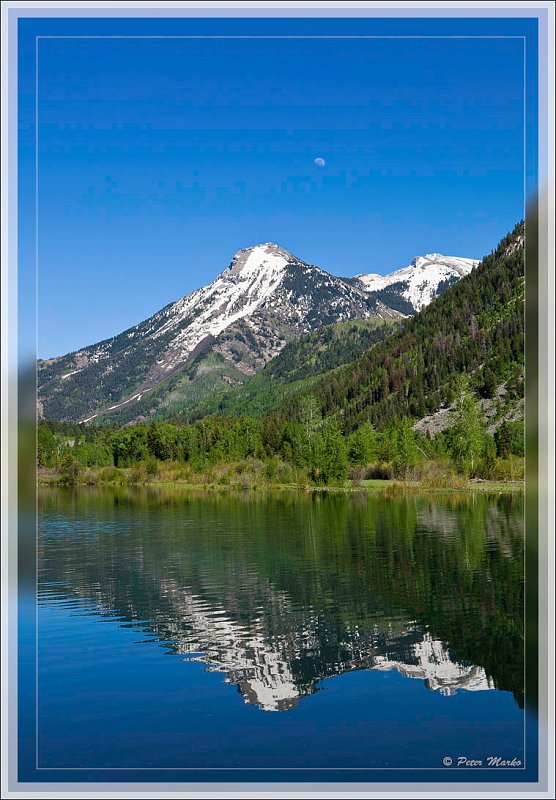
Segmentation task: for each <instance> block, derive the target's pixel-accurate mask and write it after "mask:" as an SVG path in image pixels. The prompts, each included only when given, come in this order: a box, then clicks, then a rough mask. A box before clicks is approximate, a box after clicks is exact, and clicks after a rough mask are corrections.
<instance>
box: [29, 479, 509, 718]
mask: <svg viewBox="0 0 556 800" xmlns="http://www.w3.org/2000/svg"><path fill="white" fill-rule="evenodd" d="M41 508H42V515H41V536H40V541H39V567H40V602H41V603H42V604H43V606H51V605H52V604H55V605H56V604H57V605H66V606H69V607H71V608H72V610H73V611H74V612H77V613H87V614H99V615H101V616H102V615H108V616H110V617H112V618H114V617H116V618H117V619H118V620H120V624H121V625H122V626H133V627H135V628H137V629H140V630H141V631H143V632H144V633H145V634H147V636H148V638H149V639H152V638H154V639H156V640H157V641H158V642H160V644H161V646H163V647H165V648H166V649H167V650H168V651H169V652H171V653H174V654H178V655H181V656H184V657H185V659H186V660H188V661H199V662H202V663H203V664H206V665H207V669H208V670H209V671H217V672H222V673H224V674H225V679H224V680H225V682H226V683H228V684H230V685H235V686H236V687H237V689H238V691H239V692H240V693H241V695H242V697H243V699H244V701H245V702H246V703H250V704H254V705H256V706H258V707H259V708H260V709H263V710H265V711H281V710H287V709H290V708H292V707H294V706H296V705H297V704H298V703H299V701H300V699H301V698H303V697H304V696H307V695H310V694H312V693H313V692H315V691H316V690H317V689H318V688H319V683H320V682H321V681H323V680H324V679H326V678H329V677H332V676H335V675H340V674H342V673H345V672H349V671H352V670H365V669H370V670H380V671H389V670H397V671H398V672H399V673H400V674H402V675H404V676H407V677H409V678H417V679H420V680H422V681H423V682H424V685H425V687H426V688H427V689H430V690H433V691H438V692H439V693H441V694H442V695H446V696H448V695H453V694H454V693H455V692H457V691H458V690H467V691H479V690H488V689H495V688H496V689H502V690H509V691H512V692H513V694H514V697H515V699H516V701H517V702H518V704H519V705H521V704H522V698H523V672H522V664H523V641H522V631H523V619H522V604H523V581H522V579H523V529H522V520H523V502H522V499H521V498H520V497H511V496H499V497H496V498H489V497H486V496H464V495H461V496H451V497H448V496H447V497H444V496H440V495H439V496H425V495H422V496H419V497H405V496H397V497H387V496H383V495H380V496H379V495H374V494H369V495H343V494H323V493H315V494H302V493H299V494H296V493H291V494H286V493H284V494H276V495H268V494H265V495H260V496H257V495H253V494H252V495H248V496H245V495H238V496H234V495H215V494H214V493H211V494H201V493H199V494H195V495H193V494H190V493H187V494H186V493H180V492H179V491H175V492H168V491H154V490H152V491H151V490H146V489H137V490H130V489H122V490H100V489H93V490H90V491H89V490H77V491H71V490H65V491H63V490H45V491H44V492H42V494H41ZM447 702H449V701H447Z"/></svg>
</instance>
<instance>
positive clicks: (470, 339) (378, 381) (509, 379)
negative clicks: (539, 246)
mask: <svg viewBox="0 0 556 800" xmlns="http://www.w3.org/2000/svg"><path fill="white" fill-rule="evenodd" d="M523 234H524V225H523V223H519V225H517V226H516V228H515V230H514V231H513V232H512V233H511V234H509V235H508V236H507V237H506V238H505V239H503V240H502V242H500V245H499V246H498V248H497V250H496V251H495V252H493V253H492V254H491V255H488V256H486V257H485V258H484V259H483V261H482V262H481V263H480V264H479V265H478V266H477V267H476V268H475V269H474V270H473V272H471V274H470V275H468V276H466V277H465V278H462V280H460V281H459V282H458V283H457V284H455V285H454V286H451V287H450V288H449V289H448V290H447V291H446V292H444V293H443V294H442V295H441V296H440V297H438V298H437V299H436V300H435V301H434V302H432V303H431V304H430V305H429V306H427V307H425V308H424V309H422V310H421V311H420V312H419V313H418V314H416V315H415V316H414V317H412V318H411V319H408V320H406V321H405V322H404V323H403V325H402V326H401V327H400V328H399V330H397V331H396V332H395V333H393V335H391V336H389V337H388V338H386V339H385V340H384V341H382V342H379V343H378V344H376V346H375V347H373V348H372V349H370V350H369V351H367V352H366V353H364V354H363V355H362V356H361V357H360V358H358V359H357V360H355V361H354V362H353V363H352V364H349V365H347V366H345V367H343V368H341V369H337V370H335V371H334V372H333V373H331V374H330V375H326V376H324V377H323V378H322V379H321V380H319V381H317V382H316V383H315V384H314V386H313V387H312V389H311V393H312V394H313V395H314V396H315V397H316V399H317V402H318V403H319V406H320V409H321V413H322V415H323V416H328V415H333V414H334V415H337V414H338V413H339V412H341V415H342V426H343V428H344V429H345V430H346V431H350V430H353V429H355V428H356V427H357V426H358V425H359V424H361V423H362V422H363V421H364V420H370V421H371V422H372V423H373V425H375V427H376V428H377V429H378V430H381V429H383V428H385V427H386V426H387V424H388V422H389V421H390V420H392V419H394V418H398V417H402V416H404V415H405V416H409V417H411V418H413V419H420V418H422V417H424V416H426V415H427V414H431V413H434V412H436V411H437V410H438V408H440V407H442V406H445V405H449V404H450V403H451V402H452V400H453V397H454V394H455V381H456V380H457V378H458V376H462V377H464V378H466V379H467V380H468V381H469V383H470V389H471V390H472V391H474V392H476V391H484V392H486V393H488V394H489V395H494V392H495V389H496V387H495V384H503V383H504V382H506V386H509V387H510V395H511V397H513V398H519V397H520V396H522V393H523V380H522V377H523V359H524V314H523V286H524V276H523V269H524V247H523ZM292 404H294V401H290V402H286V403H285V404H284V406H283V407H282V408H281V409H280V410H279V412H277V413H282V414H283V415H284V416H288V415H289V414H291V408H292Z"/></svg>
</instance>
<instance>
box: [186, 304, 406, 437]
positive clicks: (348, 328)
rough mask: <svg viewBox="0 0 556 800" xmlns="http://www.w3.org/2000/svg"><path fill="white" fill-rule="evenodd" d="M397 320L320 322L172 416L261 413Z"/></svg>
mask: <svg viewBox="0 0 556 800" xmlns="http://www.w3.org/2000/svg"><path fill="white" fill-rule="evenodd" d="M398 324H399V320H394V319H382V318H380V317H375V318H373V319H365V320H351V321H350V322H335V323H333V324H332V325H326V326H325V327H324V328H318V329H317V330H315V331H312V332H311V333H308V334H306V335H305V336H301V337H299V338H298V339H294V340H293V341H291V342H288V343H287V344H286V346H285V347H284V349H283V350H281V351H280V352H279V353H278V355H277V356H275V357H274V358H272V359H271V360H270V361H269V362H268V364H267V365H266V366H265V367H264V368H263V369H262V370H261V371H260V372H257V373H256V374H255V375H252V376H251V377H250V378H248V379H247V380H246V381H245V383H243V384H241V385H240V386H235V387H226V390H225V391H223V392H214V393H212V394H211V395H209V396H207V397H206V398H205V399H204V400H201V401H200V402H198V403H197V404H196V405H195V406H194V407H193V408H187V407H186V408H182V411H181V412H180V413H179V414H177V415H175V416H176V417H177V418H178V419H180V420H182V421H183V420H185V421H189V422H190V421H193V420H195V419H198V418H200V417H204V416H207V415H208V414H216V413H223V414H237V415H239V414H250V415H252V416H260V415H261V414H265V413H266V412H267V411H271V410H272V409H274V408H276V407H278V406H279V405H280V404H281V403H282V402H283V401H284V400H285V399H286V398H287V397H289V396H290V395H292V394H294V393H296V392H299V391H301V390H306V389H308V388H310V386H312V385H313V383H315V381H317V380H319V379H320V378H322V376H323V375H324V374H325V373H327V372H330V371H331V370H334V369H336V368H338V367H341V366H343V365H344V364H347V363H349V362H350V361H354V360H355V359H356V358H357V357H358V356H360V355H362V353H364V352H366V351H367V350H369V348H371V347H374V345H375V344H377V343H378V342H381V341H382V340H383V339H384V338H385V337H386V336H389V335H390V334H391V333H392V332H393V331H394V330H395V329H396V326H397V325H398Z"/></svg>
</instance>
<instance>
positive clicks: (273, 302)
mask: <svg viewBox="0 0 556 800" xmlns="http://www.w3.org/2000/svg"><path fill="white" fill-rule="evenodd" d="M377 316H382V317H387V318H389V317H399V314H398V313H397V312H396V311H392V309H390V308H388V307H386V306H385V304H384V303H383V302H382V301H381V300H380V299H379V298H377V297H373V296H371V295H369V294H368V293H367V292H366V291H365V289H364V287H363V286H362V285H354V284H353V283H352V282H349V281H346V280H343V279H342V278H337V277H335V276H333V275H330V274H329V273H328V272H325V271H324V270H322V269H320V268H319V267H315V266H312V265H309V264H307V263H306V262H304V261H302V260H301V259H299V258H297V257H296V256H294V255H292V254H291V253H289V252H288V251H286V250H284V249H283V248H281V247H279V246H278V245H276V244H273V243H271V242H267V243H265V244H260V245H256V246H255V247H250V248H247V249H245V250H240V251H239V252H238V253H237V254H236V255H235V256H234V258H233V259H232V262H231V264H230V265H229V267H227V269H225V270H224V271H223V272H221V273H220V275H218V276H217V278H216V279H215V280H214V281H213V282H212V283H210V284H208V285H207V286H204V287H202V288H200V289H197V290H196V291H194V292H192V293H191V294H189V295H187V296H186V297H183V298H182V299H181V300H178V301H177V302H176V303H171V304H169V305H168V306H166V307H165V308H163V309H162V310H161V311H159V312H158V313H156V314H154V315H153V316H152V317H151V318H150V319H148V320H145V321H144V322H142V323H140V324H139V325H136V326H134V327H133V328H130V329H129V330H128V331H124V332H123V333H121V334H120V335H119V336H115V337H113V338H112V339H108V340H106V341H104V342H100V343H98V344H95V345H92V346H90V347H86V348H83V349H82V350H79V351H77V352H75V353H70V354H69V355H67V356H62V357H61V358H57V359H50V360H48V361H43V362H39V407H40V408H41V409H42V413H44V415H45V416H47V417H48V416H52V417H55V418H61V419H80V420H82V421H89V420H91V419H94V418H95V417H96V416H98V415H99V414H104V413H108V412H114V411H118V413H120V410H121V409H122V407H124V406H128V405H129V404H131V403H133V404H136V403H139V401H142V408H141V412H140V411H139V410H138V411H137V413H138V414H139V413H141V414H142V415H144V412H145V408H146V409H147V416H149V415H151V414H152V413H154V409H152V408H150V407H149V402H148V399H144V398H145V395H146V394H147V393H149V392H151V391H152V390H153V389H154V388H155V387H158V386H160V384H161V383H162V382H163V381H165V380H166V379H167V378H169V376H171V375H174V374H175V373H176V371H178V370H181V369H183V368H184V367H185V366H186V365H188V364H191V363H192V362H194V361H195V360H197V361H198V360H199V358H201V356H203V357H205V359H206V358H207V355H210V354H212V356H213V361H214V359H216V360H217V361H219V363H220V367H219V369H220V371H221V372H222V375H221V378H222V380H224V381H225V382H227V383H234V382H237V380H241V375H250V374H253V373H254V372H256V371H258V370H259V369H261V368H262V367H263V366H264V364H265V363H266V362H267V361H268V360H269V359H270V358H272V357H273V356H275V355H276V354H277V353H278V352H280V350H281V349H282V348H283V347H284V345H285V344H286V342H287V341H289V340H291V339H292V338H294V337H295V336H299V335H302V334H304V333H309V332H310V331H312V330H314V329H315V328H318V327H322V326H323V325H327V324H330V323H333V322H341V321H345V320H349V319H366V318H369V317H377ZM192 377H195V376H192ZM134 408H135V405H134ZM126 413H128V410H126Z"/></svg>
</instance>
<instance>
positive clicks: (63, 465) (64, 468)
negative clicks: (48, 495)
mask: <svg viewBox="0 0 556 800" xmlns="http://www.w3.org/2000/svg"><path fill="white" fill-rule="evenodd" d="M59 470H60V482H61V483H64V484H66V485H67V486H73V485H74V484H75V483H77V479H78V478H79V475H80V473H81V464H80V463H79V461H78V460H77V459H76V458H75V456H74V455H73V453H72V451H71V449H70V448H67V449H66V450H64V451H63V453H62V454H61V456H60V464H59Z"/></svg>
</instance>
